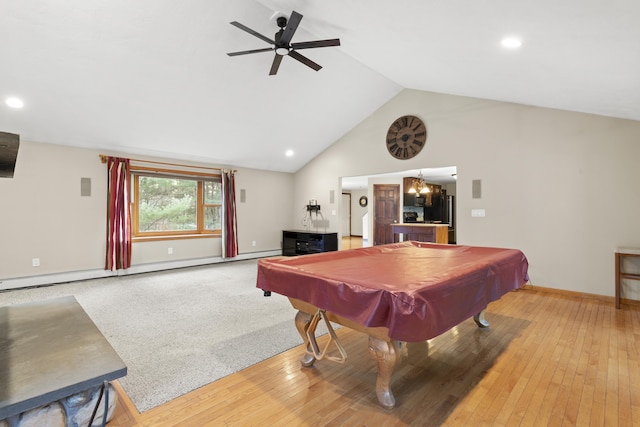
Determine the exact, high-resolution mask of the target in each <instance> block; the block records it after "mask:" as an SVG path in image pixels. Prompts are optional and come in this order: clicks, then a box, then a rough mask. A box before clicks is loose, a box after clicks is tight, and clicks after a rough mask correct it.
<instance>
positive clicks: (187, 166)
mask: <svg viewBox="0 0 640 427" xmlns="http://www.w3.org/2000/svg"><path fill="white" fill-rule="evenodd" d="M107 157H112V156H107V155H105V154H100V161H101V162H102V163H107ZM129 160H130V161H133V162H141V163H153V164H156V165H166V166H178V167H181V168H196V169H209V170H214V171H222V168H211V167H207V166H192V165H183V164H180V163H167V162H156V161H153V160H140V159H129ZM233 172H238V171H237V170H236V169H234V170H233Z"/></svg>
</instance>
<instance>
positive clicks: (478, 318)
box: [473, 310, 489, 328]
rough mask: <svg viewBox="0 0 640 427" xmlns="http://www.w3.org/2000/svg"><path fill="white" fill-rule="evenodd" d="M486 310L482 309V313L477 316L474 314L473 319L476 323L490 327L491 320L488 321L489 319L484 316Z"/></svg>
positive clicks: (482, 326) (483, 326)
mask: <svg viewBox="0 0 640 427" xmlns="http://www.w3.org/2000/svg"><path fill="white" fill-rule="evenodd" d="M485 311H486V310H482V311H481V312H480V313H478V314H476V315H475V316H473V320H474V321H475V322H476V325H478V326H479V327H481V328H488V327H489V322H487V320H486V319H485V318H484V312H485Z"/></svg>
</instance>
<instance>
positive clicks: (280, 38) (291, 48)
mask: <svg viewBox="0 0 640 427" xmlns="http://www.w3.org/2000/svg"><path fill="white" fill-rule="evenodd" d="M300 20H302V15H301V14H299V13H298V12H296V11H295V10H294V11H293V12H291V17H290V18H289V20H288V21H287V18H286V17H284V16H280V17H278V19H277V20H276V23H277V24H278V27H280V30H279V31H278V32H277V33H276V34H275V37H274V39H275V40H271V39H270V38H269V37H266V36H263V35H262V34H260V33H258V32H256V31H254V30H252V29H251V28H249V27H246V26H244V25H242V24H241V23H239V22H237V21H233V22H231V25H233V26H235V27H238V28H240V29H241V30H243V31H246V32H247V33H249V34H252V35H254V36H256V37H257V38H259V39H261V40H264V41H266V42H267V43H269V44H272V45H273V47H266V48H263V49H253V50H244V51H241V52H231V53H227V55H229V56H238V55H247V54H250V53H258V52H269V51H275V57H274V58H273V63H272V64H271V70H270V71H269V75H270V76H273V75H275V74H276V73H277V72H278V68H279V67H280V63H281V62H282V58H283V57H284V56H285V55H288V56H290V57H292V58H293V59H295V60H297V61H300V62H302V63H303V64H304V65H306V66H307V67H310V68H313V69H314V70H316V71H318V70H319V69H321V68H322V66H320V65H319V64H316V63H315V62H313V61H312V60H310V59H309V58H307V57H306V56H303V55H301V54H299V53H298V50H300V49H311V48H314V47H329V46H340V39H328V40H315V41H310V42H300V43H291V39H292V38H293V34H294V33H295V32H296V29H297V28H298V24H300Z"/></svg>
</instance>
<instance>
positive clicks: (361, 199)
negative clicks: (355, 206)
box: [358, 196, 369, 208]
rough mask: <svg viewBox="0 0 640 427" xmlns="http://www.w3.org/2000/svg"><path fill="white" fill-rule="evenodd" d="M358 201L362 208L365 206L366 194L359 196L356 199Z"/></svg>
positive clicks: (367, 201) (366, 201)
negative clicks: (358, 198)
mask: <svg viewBox="0 0 640 427" xmlns="http://www.w3.org/2000/svg"><path fill="white" fill-rule="evenodd" d="M358 203H360V206H362V207H363V208H366V207H367V203H369V200H368V199H367V196H362V197H360V200H358Z"/></svg>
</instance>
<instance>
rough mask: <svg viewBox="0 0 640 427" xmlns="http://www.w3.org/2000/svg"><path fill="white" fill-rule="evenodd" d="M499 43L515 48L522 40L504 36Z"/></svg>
mask: <svg viewBox="0 0 640 427" xmlns="http://www.w3.org/2000/svg"><path fill="white" fill-rule="evenodd" d="M500 44H502V46H504V47H508V48H509V49H517V48H519V47H520V46H522V41H521V40H520V39H517V38H515V37H505V38H504V39H502V41H501V42H500Z"/></svg>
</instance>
